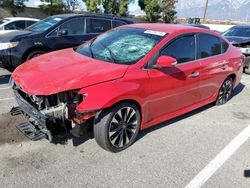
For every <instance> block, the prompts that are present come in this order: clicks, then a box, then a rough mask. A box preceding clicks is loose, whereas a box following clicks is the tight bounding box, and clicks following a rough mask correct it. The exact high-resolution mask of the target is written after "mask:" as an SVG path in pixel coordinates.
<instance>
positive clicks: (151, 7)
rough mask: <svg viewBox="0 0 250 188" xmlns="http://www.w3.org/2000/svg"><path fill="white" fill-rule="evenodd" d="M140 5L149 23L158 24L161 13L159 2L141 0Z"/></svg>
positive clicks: (155, 0) (156, 0)
mask: <svg viewBox="0 0 250 188" xmlns="http://www.w3.org/2000/svg"><path fill="white" fill-rule="evenodd" d="M138 5H139V6H140V7H141V9H142V10H144V11H145V13H146V16H147V20H148V21H149V22H156V21H157V20H158V18H159V14H160V12H161V9H160V5H159V2H158V0H139V1H138Z"/></svg>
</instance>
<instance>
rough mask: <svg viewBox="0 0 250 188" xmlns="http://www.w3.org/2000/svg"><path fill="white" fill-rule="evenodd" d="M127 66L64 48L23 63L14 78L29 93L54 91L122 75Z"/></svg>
mask: <svg viewBox="0 0 250 188" xmlns="http://www.w3.org/2000/svg"><path fill="white" fill-rule="evenodd" d="M127 68H128V65H119V64H113V63H108V62H103V61H99V60H96V59H92V58H89V57H86V56H83V55H81V54H78V53H77V52H75V51H74V50H73V49H65V50H60V51H56V52H51V53H48V54H45V55H42V56H39V57H37V58H34V59H32V60H30V61H28V62H26V63H24V64H22V65H20V66H19V67H18V68H17V69H16V70H15V71H14V72H13V74H12V79H13V80H14V81H15V83H16V84H18V85H19V86H20V87H21V88H22V89H23V90H24V91H25V92H27V93H29V94H32V95H51V94H55V93H60V92H63V91H68V90H74V89H80V88H83V87H87V86H90V85H94V84H98V83H101V82H106V81H110V80H114V79H118V78H121V77H123V76H124V74H125V72H126V70H127ZM100 92H101V91H100Z"/></svg>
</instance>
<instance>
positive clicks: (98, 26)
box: [86, 18, 111, 40]
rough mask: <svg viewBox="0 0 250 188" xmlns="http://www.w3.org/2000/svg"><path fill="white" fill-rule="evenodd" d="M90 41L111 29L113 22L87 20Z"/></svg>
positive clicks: (99, 19)
mask: <svg viewBox="0 0 250 188" xmlns="http://www.w3.org/2000/svg"><path fill="white" fill-rule="evenodd" d="M86 29H87V34H88V40H90V39H92V38H94V37H96V36H97V35H99V34H101V33H104V32H106V31H108V30H110V29H111V20H109V19H102V18H86Z"/></svg>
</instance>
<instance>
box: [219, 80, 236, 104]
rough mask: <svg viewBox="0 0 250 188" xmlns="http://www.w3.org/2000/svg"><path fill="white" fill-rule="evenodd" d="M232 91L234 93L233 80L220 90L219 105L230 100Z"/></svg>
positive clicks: (225, 83) (228, 81)
mask: <svg viewBox="0 0 250 188" xmlns="http://www.w3.org/2000/svg"><path fill="white" fill-rule="evenodd" d="M232 91H233V82H232V79H228V80H226V81H225V82H224V83H223V85H222V87H221V89H220V92H219V97H218V103H219V104H224V103H226V102H227V101H228V100H229V99H230V97H231V94H232Z"/></svg>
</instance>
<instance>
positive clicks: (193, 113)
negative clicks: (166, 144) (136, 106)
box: [137, 103, 215, 140]
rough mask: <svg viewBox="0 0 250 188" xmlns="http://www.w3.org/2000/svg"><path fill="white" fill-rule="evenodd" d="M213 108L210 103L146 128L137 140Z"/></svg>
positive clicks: (213, 104)
mask: <svg viewBox="0 0 250 188" xmlns="http://www.w3.org/2000/svg"><path fill="white" fill-rule="evenodd" d="M214 106H215V103H210V104H208V105H206V106H203V107H201V108H198V109H196V110H193V111H191V112H188V113H186V114H183V115H181V116H178V117H175V118H173V119H170V120H167V121H164V122H161V123H159V124H156V125H154V126H152V127H149V128H147V129H145V130H142V131H141V132H140V134H139V135H138V138H137V140H140V139H141V138H143V137H144V136H146V135H147V134H149V133H151V132H153V131H156V130H158V129H161V128H163V127H167V126H170V125H174V124H175V123H177V122H178V121H181V120H183V119H186V118H188V117H190V116H193V115H195V114H198V113H201V112H203V111H205V110H207V109H209V108H212V107H214Z"/></svg>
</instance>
